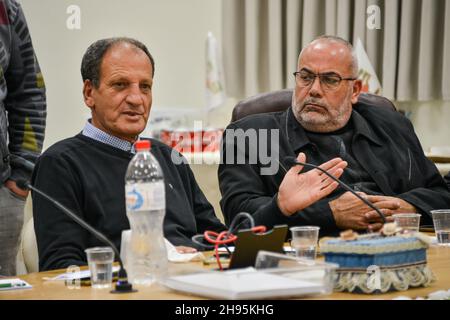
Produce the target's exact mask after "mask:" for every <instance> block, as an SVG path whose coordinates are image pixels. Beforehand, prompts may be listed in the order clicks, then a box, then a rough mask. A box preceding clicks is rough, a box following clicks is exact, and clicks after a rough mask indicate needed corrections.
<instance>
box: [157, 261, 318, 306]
mask: <svg viewBox="0 0 450 320" xmlns="http://www.w3.org/2000/svg"><path fill="white" fill-rule="evenodd" d="M164 285H165V286H167V287H169V288H171V289H174V290H177V291H182V292H188V293H193V294H198V295H200V296H205V297H211V298H216V299H231V300H235V299H263V298H277V297H293V296H299V295H306V294H319V293H321V292H323V290H324V287H323V286H322V285H320V284H317V283H313V282H310V281H304V280H297V279H292V278H287V277H284V276H281V275H276V274H270V273H266V272H263V271H258V270H256V269H254V268H246V269H236V270H230V271H225V272H208V273H197V274H191V275H182V276H175V277H169V278H168V279H166V281H164Z"/></svg>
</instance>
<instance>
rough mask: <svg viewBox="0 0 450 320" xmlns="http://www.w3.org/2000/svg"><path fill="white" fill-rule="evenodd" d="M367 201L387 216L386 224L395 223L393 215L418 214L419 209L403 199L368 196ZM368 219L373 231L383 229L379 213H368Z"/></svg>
mask: <svg viewBox="0 0 450 320" xmlns="http://www.w3.org/2000/svg"><path fill="white" fill-rule="evenodd" d="M366 198H367V200H369V201H370V202H371V203H373V205H374V206H376V207H377V208H380V209H381V211H382V212H383V213H384V215H385V216H386V222H393V221H394V219H393V217H392V215H393V214H396V213H416V212H417V209H416V208H415V207H414V206H413V205H411V204H410V203H408V202H406V201H405V200H403V199H400V198H395V197H389V196H367V197H366ZM366 219H367V221H369V223H370V225H369V228H370V229H371V230H378V229H380V228H381V227H382V221H381V218H380V216H379V215H378V213H376V212H375V211H373V210H372V211H369V212H367V213H366Z"/></svg>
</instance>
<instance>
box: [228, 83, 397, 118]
mask: <svg viewBox="0 0 450 320" xmlns="http://www.w3.org/2000/svg"><path fill="white" fill-rule="evenodd" d="M292 93H293V89H284V90H278V91H272V92H267V93H261V94H257V95H255V96H253V97H250V98H247V99H244V100H242V101H240V102H238V104H237V105H236V106H235V107H234V109H233V113H232V116H231V122H234V121H237V120H239V119H242V118H244V117H246V116H249V115H251V114H258V113H267V112H277V111H284V110H286V109H287V108H289V107H290V106H291V104H292ZM358 104H366V105H370V106H374V107H384V108H389V109H392V110H397V109H396V108H395V106H394V104H393V103H392V102H391V101H390V100H389V99H387V98H385V97H382V96H377V95H374V94H371V93H362V94H361V95H360V96H359V98H358Z"/></svg>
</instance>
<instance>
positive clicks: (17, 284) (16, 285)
mask: <svg viewBox="0 0 450 320" xmlns="http://www.w3.org/2000/svg"><path fill="white" fill-rule="evenodd" d="M23 286H25V283H0V289H1V288H13V287H23Z"/></svg>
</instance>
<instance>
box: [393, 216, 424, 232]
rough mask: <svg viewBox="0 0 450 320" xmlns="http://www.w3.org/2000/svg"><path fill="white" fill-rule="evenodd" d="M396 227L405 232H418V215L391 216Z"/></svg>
mask: <svg viewBox="0 0 450 320" xmlns="http://www.w3.org/2000/svg"><path fill="white" fill-rule="evenodd" d="M392 217H394V221H395V224H396V225H397V227H399V228H402V229H403V230H404V231H406V232H418V231H419V225H420V214H418V213H397V214H394V215H392Z"/></svg>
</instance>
